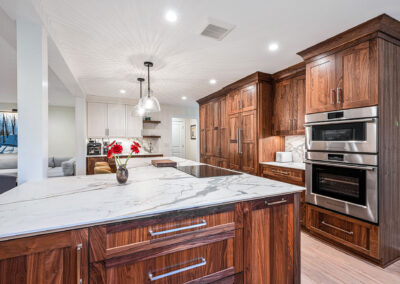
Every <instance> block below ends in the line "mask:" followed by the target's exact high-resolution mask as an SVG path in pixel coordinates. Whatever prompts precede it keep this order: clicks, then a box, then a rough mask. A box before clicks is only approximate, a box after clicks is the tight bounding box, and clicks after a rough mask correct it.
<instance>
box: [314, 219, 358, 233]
mask: <svg viewBox="0 0 400 284" xmlns="http://www.w3.org/2000/svg"><path fill="white" fill-rule="evenodd" d="M321 224H322V225H325V226H327V227H330V228H332V229H335V230H338V231H341V232H343V233H346V234H348V235H353V234H354V232H353V231H346V230H344V229H342V228H339V227H336V226H334V225H331V224H328V223H326V222H325V221H321Z"/></svg>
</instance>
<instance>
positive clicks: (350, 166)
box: [304, 160, 376, 171]
mask: <svg viewBox="0 0 400 284" xmlns="http://www.w3.org/2000/svg"><path fill="white" fill-rule="evenodd" d="M304 163H306V164H313V165H321V166H332V167H338V168H348V169H359V170H366V171H375V170H376V167H368V166H358V165H345V164H339V163H326V162H314V161H308V160H306V161H304Z"/></svg>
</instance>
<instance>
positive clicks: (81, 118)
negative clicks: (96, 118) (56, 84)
mask: <svg viewBox="0 0 400 284" xmlns="http://www.w3.org/2000/svg"><path fill="white" fill-rule="evenodd" d="M75 137H76V138H75V139H76V143H75V145H76V175H77V176H78V175H86V99H85V98H84V97H76V98H75Z"/></svg>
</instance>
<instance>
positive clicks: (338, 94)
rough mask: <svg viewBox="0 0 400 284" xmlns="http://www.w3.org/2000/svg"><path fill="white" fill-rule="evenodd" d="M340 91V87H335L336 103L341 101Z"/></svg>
mask: <svg viewBox="0 0 400 284" xmlns="http://www.w3.org/2000/svg"><path fill="white" fill-rule="evenodd" d="M340 91H341V89H340V88H336V103H338V104H340V103H341V101H340Z"/></svg>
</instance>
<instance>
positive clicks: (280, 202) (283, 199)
mask: <svg viewBox="0 0 400 284" xmlns="http://www.w3.org/2000/svg"><path fill="white" fill-rule="evenodd" d="M286 202H287V199H285V198H282V200H279V201H274V202H268V201H265V205H268V206H271V205H277V204H282V203H286Z"/></svg>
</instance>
